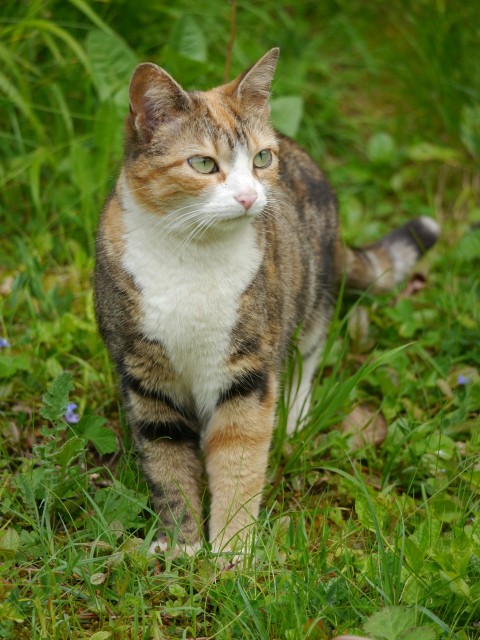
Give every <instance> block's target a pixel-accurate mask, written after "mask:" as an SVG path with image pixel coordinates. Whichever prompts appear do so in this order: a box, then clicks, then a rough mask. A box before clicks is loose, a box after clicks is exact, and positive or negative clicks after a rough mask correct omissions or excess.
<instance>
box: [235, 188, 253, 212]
mask: <svg viewBox="0 0 480 640" xmlns="http://www.w3.org/2000/svg"><path fill="white" fill-rule="evenodd" d="M257 198H258V196H257V194H256V193H255V192H254V193H241V194H240V195H239V196H235V200H236V201H237V202H239V203H240V204H241V205H242V207H245V209H246V210H247V211H248V210H249V209H250V207H251V206H252V204H253V203H254V202H255V200H256V199H257Z"/></svg>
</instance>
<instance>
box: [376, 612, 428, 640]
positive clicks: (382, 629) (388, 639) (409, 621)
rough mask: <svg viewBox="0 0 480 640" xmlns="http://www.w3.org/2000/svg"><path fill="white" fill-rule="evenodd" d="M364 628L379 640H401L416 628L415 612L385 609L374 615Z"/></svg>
mask: <svg viewBox="0 0 480 640" xmlns="http://www.w3.org/2000/svg"><path fill="white" fill-rule="evenodd" d="M363 627H364V629H365V631H366V632H367V633H369V634H370V635H372V636H374V637H375V638H378V639H379V640H401V638H402V636H403V635H404V634H405V633H406V632H407V631H410V630H411V629H412V627H415V612H414V611H413V609H407V607H385V608H384V609H382V610H381V611H378V612H377V613H374V614H373V616H371V617H370V618H369V619H368V620H367V622H365V624H364V625H363Z"/></svg>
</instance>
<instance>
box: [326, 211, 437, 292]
mask: <svg viewBox="0 0 480 640" xmlns="http://www.w3.org/2000/svg"><path fill="white" fill-rule="evenodd" d="M439 235H440V227H439V225H438V224H437V223H436V222H435V220H433V219H432V218H429V217H427V216H421V217H420V218H415V219H414V220H410V221H409V222H407V224H405V225H403V227H400V228H399V229H395V230H394V231H392V232H390V233H389V234H387V235H386V236H384V237H383V238H382V239H381V240H379V241H378V242H375V243H374V244H371V245H368V246H366V247H362V248H359V249H357V248H349V247H339V250H338V254H337V258H338V260H339V262H340V265H339V266H340V269H338V270H337V273H339V275H340V276H341V277H342V278H345V286H346V287H347V288H348V289H369V290H370V291H372V292H373V293H383V292H386V291H389V290H390V289H392V288H393V287H394V286H395V285H396V284H398V283H399V282H401V281H402V280H403V279H404V278H405V277H406V276H408V275H409V274H410V273H411V271H412V269H413V267H414V265H415V263H416V262H417V260H418V259H419V258H421V256H422V255H423V254H424V253H425V252H426V251H428V249H430V247H432V246H433V245H434V244H435V242H436V241H437V239H438V237H439Z"/></svg>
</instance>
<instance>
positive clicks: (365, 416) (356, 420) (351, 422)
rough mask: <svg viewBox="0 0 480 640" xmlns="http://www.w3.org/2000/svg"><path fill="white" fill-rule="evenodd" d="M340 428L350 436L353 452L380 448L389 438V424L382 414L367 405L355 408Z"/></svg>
mask: <svg viewBox="0 0 480 640" xmlns="http://www.w3.org/2000/svg"><path fill="white" fill-rule="evenodd" d="M340 428H341V430H342V432H343V433H346V434H349V435H350V447H351V449H352V450H353V451H356V450H357V449H361V448H362V447H366V446H369V445H375V446H378V445H379V444H382V442H383V441H384V440H385V438H386V437H387V423H386V422H385V418H384V417H383V415H382V413H381V412H380V411H373V410H372V409H371V408H370V407H367V406H365V405H358V407H355V409H353V411H351V412H350V413H349V415H348V416H346V417H345V418H344V419H343V420H342V423H341V425H340Z"/></svg>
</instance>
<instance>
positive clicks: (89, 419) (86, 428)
mask: <svg viewBox="0 0 480 640" xmlns="http://www.w3.org/2000/svg"><path fill="white" fill-rule="evenodd" d="M105 422H106V420H105V418H102V417H101V416H83V417H82V418H81V419H80V422H79V423H78V425H77V428H76V432H77V433H78V435H80V436H81V437H82V438H84V439H85V440H89V441H90V442H91V443H92V444H93V445H94V446H95V448H96V449H97V451H98V452H99V453H100V454H101V455H104V454H105V453H113V452H114V451H116V450H117V438H116V436H115V434H114V433H113V431H111V430H110V429H108V428H107V427H105V426H104V425H105Z"/></svg>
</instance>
